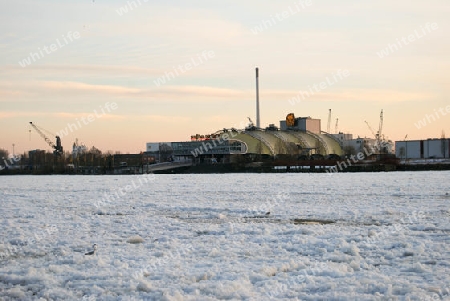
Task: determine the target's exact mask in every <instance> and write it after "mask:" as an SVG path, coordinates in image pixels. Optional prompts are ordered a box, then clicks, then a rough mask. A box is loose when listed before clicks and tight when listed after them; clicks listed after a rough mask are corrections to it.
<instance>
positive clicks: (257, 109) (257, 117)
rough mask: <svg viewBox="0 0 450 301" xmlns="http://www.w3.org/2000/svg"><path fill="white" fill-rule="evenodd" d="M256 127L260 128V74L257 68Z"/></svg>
mask: <svg viewBox="0 0 450 301" xmlns="http://www.w3.org/2000/svg"><path fill="white" fill-rule="evenodd" d="M256 127H257V128H260V123H259V72H258V67H256Z"/></svg>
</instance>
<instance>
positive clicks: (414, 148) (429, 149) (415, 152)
mask: <svg viewBox="0 0 450 301" xmlns="http://www.w3.org/2000/svg"><path fill="white" fill-rule="evenodd" d="M395 155H396V157H397V158H399V159H402V160H405V159H448V158H450V139H446V138H440V139H439V138H435V139H427V140H409V141H396V142H395Z"/></svg>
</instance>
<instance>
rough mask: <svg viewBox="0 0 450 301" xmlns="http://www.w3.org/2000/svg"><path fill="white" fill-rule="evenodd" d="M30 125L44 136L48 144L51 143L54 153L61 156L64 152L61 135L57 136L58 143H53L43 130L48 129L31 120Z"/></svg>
mask: <svg viewBox="0 0 450 301" xmlns="http://www.w3.org/2000/svg"><path fill="white" fill-rule="evenodd" d="M30 125H31V126H32V127H33V129H34V130H35V131H36V132H38V134H39V135H40V136H41V137H42V138H44V140H45V142H47V144H48V145H50V146H51V147H52V148H53V155H55V157H56V156H57V157H60V156H61V155H62V154H63V147H62V145H61V138H60V137H59V136H55V138H56V144H55V143H53V142H52V141H51V140H50V139H49V138H48V137H47V136H46V135H45V134H44V133H43V132H42V131H46V132H48V131H47V130H44V129H43V128H40V127H38V126H37V125H35V124H34V123H33V122H31V121H30Z"/></svg>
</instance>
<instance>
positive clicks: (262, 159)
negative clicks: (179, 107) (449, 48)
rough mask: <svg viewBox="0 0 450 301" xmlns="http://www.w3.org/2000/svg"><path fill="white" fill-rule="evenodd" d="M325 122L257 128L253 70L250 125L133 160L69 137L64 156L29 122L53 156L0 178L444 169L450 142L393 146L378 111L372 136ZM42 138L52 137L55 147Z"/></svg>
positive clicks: (35, 154) (156, 145) (304, 120)
mask: <svg viewBox="0 0 450 301" xmlns="http://www.w3.org/2000/svg"><path fill="white" fill-rule="evenodd" d="M331 116H332V115H331V109H329V112H328V121H327V125H326V130H324V129H323V128H322V121H321V120H320V119H316V118H312V117H311V116H305V115H304V116H302V117H297V116H296V115H295V113H292V112H290V113H287V114H286V116H283V117H282V118H280V119H281V120H279V122H278V124H275V123H272V124H269V126H267V127H265V128H262V127H261V122H260V110H259V70H258V68H256V123H253V121H252V119H251V118H250V117H248V121H249V122H248V123H247V124H246V125H242V127H243V128H223V129H220V130H217V131H215V132H213V133H203V134H193V135H191V136H190V138H188V137H187V139H186V140H185V141H159V142H148V143H146V146H145V150H144V151H142V152H141V153H139V154H119V153H116V154H102V152H101V151H100V150H98V149H95V148H94V147H92V148H91V149H88V148H87V147H86V146H84V145H83V144H81V143H78V139H76V141H75V142H74V143H73V146H72V152H71V153H70V154H69V153H67V152H66V153H65V152H64V151H63V147H62V143H61V138H60V137H59V136H57V135H53V134H51V133H50V132H49V131H47V130H45V129H43V128H41V127H40V126H37V125H35V124H34V123H33V122H30V123H29V124H30V133H31V128H32V129H34V130H35V131H36V132H37V133H38V134H39V135H40V136H41V137H42V138H43V139H44V140H45V141H46V142H47V144H48V145H49V146H51V147H52V149H53V153H52V154H51V153H47V152H45V151H43V150H32V151H29V153H28V157H27V158H24V157H22V158H20V160H18V158H15V157H14V160H10V163H11V164H7V162H6V160H5V163H6V166H0V172H5V171H7V170H18V169H20V170H31V171H36V170H43V169H44V170H46V172H55V171H56V172H74V173H83V174H92V173H94V174H97V173H145V172H156V171H164V170H169V171H170V170H172V171H173V170H174V169H176V168H180V167H193V166H210V167H213V168H219V166H220V165H222V166H224V165H230V164H231V165H233V164H234V165H239V166H240V169H239V170H240V171H242V170H245V168H247V167H252V166H253V167H254V166H263V165H264V166H265V167H266V169H264V171H268V170H272V169H279V168H280V167H286V169H287V170H292V169H291V167H293V169H295V168H297V169H301V170H304V169H307V170H308V171H313V170H314V171H317V169H319V171H328V170H333V169H334V170H338V168H339V169H340V170H342V171H344V170H345V171H370V170H398V169H399V168H398V166H402V165H403V166H407V165H418V164H422V165H423V164H425V165H426V164H439V165H445V166H446V167H445V168H447V167H450V139H446V138H445V136H444V134H443V133H442V137H441V138H439V139H427V140H413V141H411V140H409V141H408V140H406V137H405V140H404V141H396V142H395V143H394V142H392V141H391V140H389V139H388V138H386V137H385V135H384V134H383V110H381V112H380V119H379V125H378V128H377V130H373V129H372V127H371V126H370V125H369V124H368V123H367V122H366V124H367V126H368V128H369V129H370V131H371V132H372V135H373V137H370V138H367V137H364V138H361V137H359V136H357V137H356V138H354V137H353V134H351V133H342V132H339V131H338V119H336V125H335V127H334V131H333V132H332V131H331ZM44 132H47V133H49V134H51V135H53V136H54V137H55V139H56V142H55V143H54V142H53V141H52V139H50V138H49V137H48V136H47V135H46V134H45V133H44ZM13 156H14V150H13ZM373 166H376V168H372V167H373ZM305 167H306V168H305ZM367 167H368V168H367ZM403 168H404V167H403ZM400 169H401V168H400ZM200 170H201V169H200ZM212 170H214V169H212ZM232 170H236V169H232Z"/></svg>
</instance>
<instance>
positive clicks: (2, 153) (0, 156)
mask: <svg viewBox="0 0 450 301" xmlns="http://www.w3.org/2000/svg"><path fill="white" fill-rule="evenodd" d="M8 156H9V152H8V151H7V150H6V149H3V148H0V159H3V158H5V159H8ZM2 161H3V160H2Z"/></svg>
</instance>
